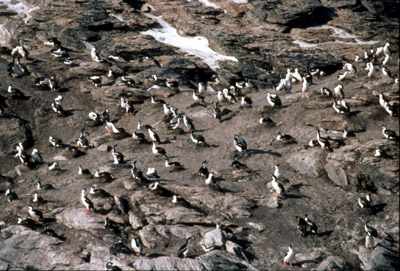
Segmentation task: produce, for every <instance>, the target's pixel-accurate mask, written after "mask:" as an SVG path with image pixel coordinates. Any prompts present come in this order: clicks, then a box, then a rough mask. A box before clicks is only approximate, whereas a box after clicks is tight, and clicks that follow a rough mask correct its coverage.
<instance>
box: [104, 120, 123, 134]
mask: <svg viewBox="0 0 400 271" xmlns="http://www.w3.org/2000/svg"><path fill="white" fill-rule="evenodd" d="M105 123H106V129H107V131H108V132H109V133H110V134H119V133H121V131H120V130H119V129H118V128H117V127H115V125H114V123H112V122H111V121H107V120H106V122H105Z"/></svg>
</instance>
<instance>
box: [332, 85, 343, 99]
mask: <svg viewBox="0 0 400 271" xmlns="http://www.w3.org/2000/svg"><path fill="white" fill-rule="evenodd" d="M333 93H334V94H335V97H336V98H337V99H344V92H343V85H342V84H339V85H337V86H336V87H335V88H334V89H333Z"/></svg>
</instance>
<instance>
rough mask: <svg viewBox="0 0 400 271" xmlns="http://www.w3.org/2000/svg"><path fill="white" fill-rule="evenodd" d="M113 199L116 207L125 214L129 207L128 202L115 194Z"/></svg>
mask: <svg viewBox="0 0 400 271" xmlns="http://www.w3.org/2000/svg"><path fill="white" fill-rule="evenodd" d="M114 201H115V204H116V205H117V207H118V209H119V210H121V212H122V213H123V214H127V213H128V212H129V209H130V207H129V203H128V201H127V200H126V199H125V198H123V197H119V196H117V195H115V196H114Z"/></svg>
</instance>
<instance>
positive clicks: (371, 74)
mask: <svg viewBox="0 0 400 271" xmlns="http://www.w3.org/2000/svg"><path fill="white" fill-rule="evenodd" d="M365 70H366V71H368V74H367V76H368V77H369V78H371V77H374V75H375V73H376V68H375V66H374V64H373V62H372V61H371V62H368V63H367V67H366V68H365Z"/></svg>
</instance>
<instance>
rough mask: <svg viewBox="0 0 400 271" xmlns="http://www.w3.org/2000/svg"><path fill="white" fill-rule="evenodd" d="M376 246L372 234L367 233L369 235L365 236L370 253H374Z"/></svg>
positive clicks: (366, 246)
mask: <svg viewBox="0 0 400 271" xmlns="http://www.w3.org/2000/svg"><path fill="white" fill-rule="evenodd" d="M374 246H375V242H374V237H373V236H372V235H371V234H369V233H367V235H366V236H365V248H366V249H368V250H369V251H373V250H374Z"/></svg>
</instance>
